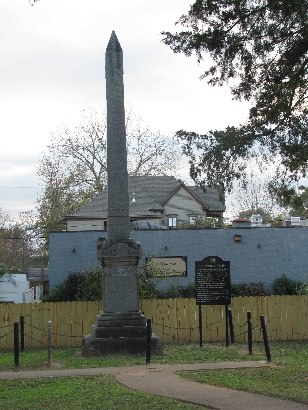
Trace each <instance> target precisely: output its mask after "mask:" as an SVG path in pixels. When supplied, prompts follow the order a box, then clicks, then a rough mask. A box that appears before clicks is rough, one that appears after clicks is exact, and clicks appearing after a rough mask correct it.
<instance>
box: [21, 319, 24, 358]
mask: <svg viewBox="0 0 308 410" xmlns="http://www.w3.org/2000/svg"><path fill="white" fill-rule="evenodd" d="M20 351H21V352H24V351H25V317H24V316H20Z"/></svg>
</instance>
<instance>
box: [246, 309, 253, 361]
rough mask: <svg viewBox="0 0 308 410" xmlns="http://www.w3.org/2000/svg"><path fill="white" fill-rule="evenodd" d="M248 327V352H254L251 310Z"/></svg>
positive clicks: (248, 315)
mask: <svg viewBox="0 0 308 410" xmlns="http://www.w3.org/2000/svg"><path fill="white" fill-rule="evenodd" d="M247 327H248V352H249V354H252V323H251V312H247Z"/></svg>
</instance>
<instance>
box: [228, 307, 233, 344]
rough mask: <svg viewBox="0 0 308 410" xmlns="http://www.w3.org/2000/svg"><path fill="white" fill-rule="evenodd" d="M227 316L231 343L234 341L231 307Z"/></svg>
mask: <svg viewBox="0 0 308 410" xmlns="http://www.w3.org/2000/svg"><path fill="white" fill-rule="evenodd" d="M228 318H229V328H230V340H231V343H234V326H233V317H232V310H231V309H228Z"/></svg>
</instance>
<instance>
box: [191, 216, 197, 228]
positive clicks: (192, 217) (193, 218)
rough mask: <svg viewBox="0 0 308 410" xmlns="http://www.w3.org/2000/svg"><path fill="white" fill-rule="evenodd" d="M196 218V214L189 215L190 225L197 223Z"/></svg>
mask: <svg viewBox="0 0 308 410" xmlns="http://www.w3.org/2000/svg"><path fill="white" fill-rule="evenodd" d="M196 219H197V217H196V216H190V217H189V225H190V226H194V225H195V224H196Z"/></svg>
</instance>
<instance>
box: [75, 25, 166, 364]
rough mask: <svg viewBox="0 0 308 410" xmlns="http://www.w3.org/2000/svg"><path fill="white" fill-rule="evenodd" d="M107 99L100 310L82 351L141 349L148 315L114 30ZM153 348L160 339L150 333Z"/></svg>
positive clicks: (119, 50) (107, 69) (99, 352)
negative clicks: (141, 297)
mask: <svg viewBox="0 0 308 410" xmlns="http://www.w3.org/2000/svg"><path fill="white" fill-rule="evenodd" d="M105 75H106V99H107V174H108V180H107V181H108V183H107V189H108V220H107V223H108V224H107V232H108V240H107V241H104V242H103V243H100V244H99V245H98V258H99V260H100V261H101V264H102V266H103V312H102V314H101V315H99V316H98V317H97V323H96V325H94V326H93V330H92V334H90V335H87V336H85V337H84V340H83V345H82V353H83V355H84V356H94V355H103V354H109V353H120V352H123V353H144V352H145V348H146V347H145V340H146V318H145V316H144V315H142V313H141V312H140V311H139V310H138V289H137V269H138V262H139V260H140V257H141V245H140V244H139V243H137V242H135V241H134V240H132V239H131V238H130V219H129V195H128V173H127V151H126V130H125V110H124V83H123V52H122V48H121V45H120V43H119V41H118V39H117V36H116V34H115V32H114V31H113V32H112V34H111V37H110V40H109V43H108V46H107V49H106V59H105ZM151 348H152V350H153V352H154V353H155V351H156V352H159V351H160V340H159V338H158V337H157V336H155V335H152V337H151Z"/></svg>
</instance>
